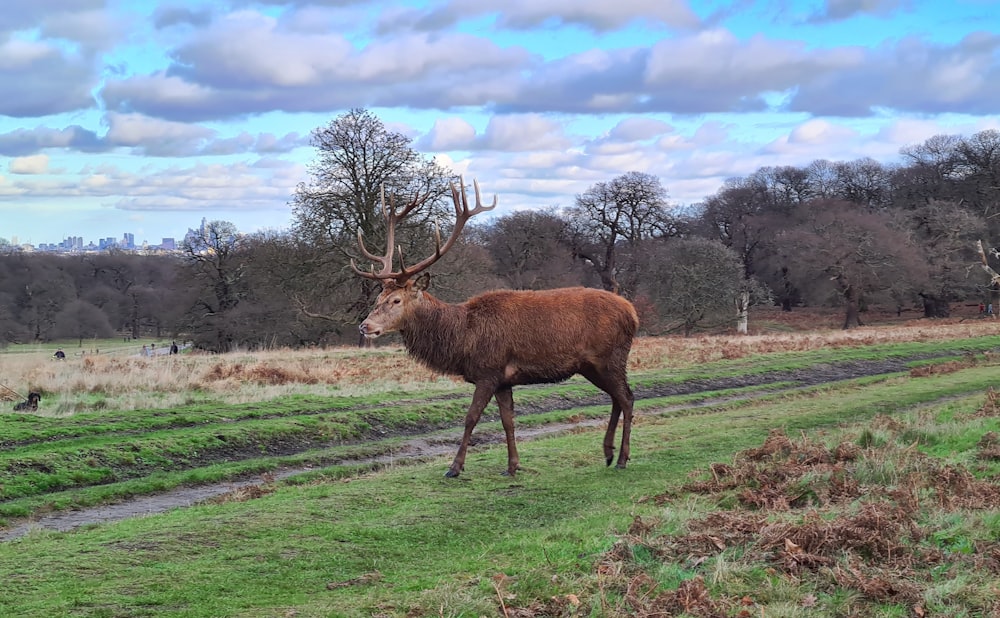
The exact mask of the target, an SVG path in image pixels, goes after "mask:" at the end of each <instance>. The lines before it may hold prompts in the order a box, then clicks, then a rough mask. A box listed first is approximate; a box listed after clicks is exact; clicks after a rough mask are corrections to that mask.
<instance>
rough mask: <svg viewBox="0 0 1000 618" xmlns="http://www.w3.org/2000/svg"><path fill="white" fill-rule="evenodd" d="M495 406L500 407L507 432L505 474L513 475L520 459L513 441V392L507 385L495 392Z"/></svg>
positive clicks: (504, 429) (501, 420) (504, 428)
mask: <svg viewBox="0 0 1000 618" xmlns="http://www.w3.org/2000/svg"><path fill="white" fill-rule="evenodd" d="M496 400H497V407H498V408H500V422H501V423H503V431H504V433H505V434H507V471H506V472H505V473H504V474H505V475H506V476H514V474H515V473H516V472H517V469H518V467H519V465H518V464H520V462H521V460H520V458H519V457H518V456H517V443H515V442H514V392H513V390H511V387H509V386H502V387H500V388H499V389H498V390H497V392H496Z"/></svg>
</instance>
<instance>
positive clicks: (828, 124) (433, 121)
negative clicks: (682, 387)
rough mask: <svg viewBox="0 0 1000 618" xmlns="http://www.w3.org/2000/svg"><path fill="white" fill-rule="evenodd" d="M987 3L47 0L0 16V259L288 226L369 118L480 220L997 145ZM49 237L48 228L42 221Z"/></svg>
mask: <svg viewBox="0 0 1000 618" xmlns="http://www.w3.org/2000/svg"><path fill="white" fill-rule="evenodd" d="M994 5H995V3H994V2H991V1H987V0H955V1H953V2H947V3H945V2H931V1H930V0H864V1H862V0H781V1H778V2H775V1H772V0H750V1H746V0H706V1H703V2H701V1H700V2H694V1H693V0H622V1H620V2H615V3H608V2H606V1H605V0H578V1H576V2H573V3H567V2H565V0H532V1H531V2H528V1H526V0H502V1H501V0H475V1H473V0H364V1H362V0H338V1H336V2H330V1H329V0H296V1H294V2H291V1H281V2H274V1H258V0H249V1H246V0H222V1H216V0H212V1H211V2H209V0H135V1H126V0H45V1H44V2H42V3H10V6H6V7H5V11H4V18H3V20H0V34H2V36H0V60H2V61H3V62H0V76H2V77H3V78H4V79H0V94H2V95H5V96H0V237H4V238H8V239H9V238H10V237H11V236H17V237H18V239H19V240H21V241H22V242H35V243H37V242H42V241H43V239H44V240H46V241H48V240H52V238H51V237H52V236H53V235H61V236H63V237H65V236H69V235H83V236H86V237H90V238H99V237H102V236H106V235H108V233H109V232H111V231H113V230H125V229H128V230H132V231H133V233H135V234H136V236H137V237H139V238H144V239H147V240H151V241H154V242H155V241H156V239H157V238H158V237H161V236H166V237H170V236H174V237H179V236H180V235H181V234H182V233H183V232H184V230H185V229H186V228H187V227H188V226H189V225H190V224H191V222H192V220H194V221H197V220H198V219H200V218H201V217H206V218H208V219H209V220H224V221H229V222H232V223H233V224H234V225H236V226H237V227H238V228H239V229H240V230H242V231H244V232H246V233H252V232H256V231H260V230H284V229H288V228H289V227H290V225H291V214H292V213H291V209H290V208H289V206H288V203H289V201H290V200H291V199H292V196H293V194H294V191H295V187H296V185H297V184H298V183H301V182H305V181H307V180H309V178H310V176H309V165H310V163H311V162H313V161H314V160H315V158H316V152H315V150H314V148H313V147H312V145H311V133H312V131H314V130H315V129H317V128H320V127H323V126H326V125H327V124H328V123H329V122H331V121H332V120H334V119H335V118H336V117H337V116H339V115H341V114H343V113H345V112H346V111H348V110H350V109H352V108H365V109H368V110H369V111H371V112H372V113H374V114H375V115H376V116H378V117H379V118H380V119H381V120H382V121H383V122H384V123H385V124H386V126H387V128H389V130H391V131H397V132H399V133H402V134H403V135H406V136H407V137H409V138H411V139H412V145H413V146H414V148H415V149H417V150H418V151H419V152H421V153H423V154H424V155H427V156H430V157H435V158H437V159H438V160H439V162H440V163H442V164H443V165H445V166H446V167H448V168H450V169H451V170H453V171H454V172H455V173H461V174H464V175H465V177H466V179H467V180H471V179H472V178H476V179H478V180H479V182H480V184H481V186H482V187H483V190H484V191H486V192H487V193H490V194H493V193H495V194H497V195H498V196H499V206H498V208H497V210H496V211H495V215H498V216H502V215H504V214H508V213H510V212H512V211H515V210H522V209H541V208H549V207H567V206H571V205H572V204H573V200H574V198H575V196H576V195H578V194H581V193H583V192H584V191H586V190H587V189H588V188H589V187H591V186H593V185H594V184H595V183H597V182H605V181H608V180H611V179H613V178H614V177H616V176H619V175H621V174H624V173H626V172H630V171H638V172H643V173H648V174H652V175H654V176H656V177H658V178H659V179H660V180H661V182H662V184H663V186H664V187H665V188H666V189H667V191H668V192H669V196H670V201H671V202H672V203H676V204H679V205H690V204H693V203H697V202H700V201H701V200H703V199H705V198H706V197H707V196H709V195H711V194H713V193H714V192H716V191H717V190H718V189H719V188H720V187H721V186H722V184H723V183H724V182H725V180H726V179H728V178H731V177H738V176H746V175H749V174H751V173H753V172H754V171H755V170H756V169H759V168H761V167H764V166H785V165H792V166H800V167H804V166H806V165H808V164H809V163H811V162H812V161H813V160H816V159H828V160H831V161H851V160H856V159H860V158H863V157H871V158H873V159H875V160H877V161H880V162H885V163H894V162H898V161H899V160H900V156H899V150H900V148H902V147H906V146H914V145H919V144H921V143H923V142H924V141H925V140H927V139H928V138H930V137H933V136H934V135H938V134H953V135H954V134H957V135H965V136H968V135H972V134H975V133H977V132H980V131H983V130H986V129H1000V53H998V50H1000V12H998V11H996V10H994V9H995V6H994ZM53 222H55V224H53Z"/></svg>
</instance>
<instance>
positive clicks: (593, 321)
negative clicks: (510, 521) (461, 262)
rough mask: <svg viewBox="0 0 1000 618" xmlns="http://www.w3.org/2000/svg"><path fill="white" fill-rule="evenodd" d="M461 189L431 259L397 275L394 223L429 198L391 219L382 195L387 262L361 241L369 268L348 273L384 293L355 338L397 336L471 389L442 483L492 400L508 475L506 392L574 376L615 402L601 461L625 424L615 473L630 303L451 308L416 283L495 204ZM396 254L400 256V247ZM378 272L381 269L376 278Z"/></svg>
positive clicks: (510, 447) (505, 302)
mask: <svg viewBox="0 0 1000 618" xmlns="http://www.w3.org/2000/svg"><path fill="white" fill-rule="evenodd" d="M459 184H460V189H461V190H459V189H456V188H455V185H454V184H453V185H452V187H451V193H452V200H453V201H454V204H455V225H454V227H453V228H452V231H451V236H450V237H449V238H448V240H447V241H446V242H445V243H444V244H442V243H441V236H440V233H438V235H437V239H436V240H437V245H436V247H435V251H434V253H433V254H432V255H430V256H429V257H427V258H425V259H424V260H422V261H420V262H418V263H417V264H415V265H413V266H410V267H407V266H406V265H405V264H403V260H402V256H400V257H399V270H397V271H393V259H394V258H393V248H394V242H395V240H394V238H395V230H396V225H397V224H398V223H399V222H400V221H401V220H403V219H404V218H405V217H406V215H407V214H409V213H410V212H411V211H412V210H413V209H414V208H416V207H417V206H419V205H421V204H423V203H424V202H425V201H426V200H427V196H426V195H425V196H418V197H417V198H416V199H414V200H413V201H412V202H411V203H409V204H408V205H406V206H405V207H403V208H402V209H401V210H399V211H397V209H396V207H395V205H393V204H392V201H391V200H390V203H389V205H388V206H386V202H385V194H384V192H383V194H382V216H383V217H384V218H385V220H386V224H387V227H388V229H387V232H386V244H387V246H388V249H387V251H386V253H385V255H383V256H378V255H374V254H372V253H371V252H370V251H369V250H368V249H367V247H366V246H365V243H364V240H363V238H362V235H361V233H360V231H359V233H358V246H359V249H360V251H361V253H362V255H364V256H365V258H367V259H369V260H371V261H372V262H373V265H372V268H371V270H370V271H364V270H361V269H359V268H358V266H357V264H356V263H354V262H353V261H352V262H351V267H352V268H353V269H354V271H355V272H356V273H357V274H359V275H361V276H362V277H366V278H368V279H374V280H376V281H381V282H382V293H381V294H379V296H378V298H377V299H376V301H375V306H374V308H372V310H371V313H369V314H368V317H367V318H366V319H365V321H364V322H362V323H361V326H360V330H361V334H362V335H364V336H365V337H368V338H374V337H378V336H379V335H382V334H384V333H389V332H393V331H398V332H399V333H400V335H401V336H402V338H403V342H404V344H405V345H406V349H407V351H408V352H409V353H410V355H412V356H414V357H415V358H417V359H418V360H419V361H421V362H422V363H423V364H424V365H426V366H428V367H430V368H431V369H433V370H435V371H440V372H443V373H448V374H453V375H459V376H462V377H463V378H465V380H466V381H467V382H470V383H472V384H474V385H475V392H474V394H473V396H472V403H471V405H470V406H469V411H468V413H467V414H466V417H465V434H464V435H463V436H462V444H461V445H460V446H459V447H458V454H456V455H455V460H454V461H453V462H452V464H451V467H450V468H448V472H447V473H446V474H445V476H448V477H455V476H458V475H459V473H460V472H462V468H463V466H464V465H465V454H466V452H467V451H468V449H469V440H470V438H471V436H472V430H473V429H474V428H475V426H476V423H477V422H479V417H480V415H482V413H483V409H485V408H486V404H487V403H489V400H490V399H491V398H496V402H497V406H498V407H499V408H500V420H501V422H502V423H503V429H504V432H505V433H506V434H507V471H506V474H508V475H511V476H513V475H514V474H515V473H516V472H517V469H518V464H519V459H518V455H517V446H516V445H515V443H514V398H513V394H512V391H511V389H512V387H514V386H516V385H519V384H538V383H543V382H559V381H562V380H565V379H567V378H569V377H570V376H572V375H574V374H580V375H582V376H583V377H585V378H586V379H588V380H590V381H591V382H592V383H593V384H594V385H595V386H597V387H598V388H600V389H601V390H603V391H604V392H606V393H607V394H608V395H610V396H611V419H610V421H609V422H608V428H607V432H606V433H605V435H604V456H605V458H606V461H607V465H609V466H610V465H611V460H612V459H613V457H614V450H615V430H616V428H617V426H618V420H619V418H620V417H624V418H623V422H622V442H621V449H620V450H619V452H618V467H619V468H624V467H625V465H626V463H627V462H628V459H629V435H630V433H631V430H632V402H633V400H634V396H633V395H632V389H631V388H630V387H629V385H628V376H627V375H626V363H627V361H628V355H629V349H630V348H631V347H632V339H633V338H634V337H635V332H636V329H637V328H638V326H639V318H638V316H637V315H636V312H635V308H634V307H633V306H632V303H630V302H629V301H627V300H625V299H624V298H622V297H620V296H617V295H615V294H612V293H610V292H605V291H603V290H595V289H589V288H582V287H576V288H563V289H557V290H547V291H523V290H522V291H514V290H497V291H492V292H486V293H484V294H480V295H479V296H475V297H473V298H471V299H469V300H468V301H466V302H464V303H459V304H448V303H445V302H443V301H440V300H438V299H437V298H435V297H433V296H431V295H430V294H429V293H428V292H427V288H428V284H429V282H430V275H429V273H424V274H423V275H421V276H419V277H417V278H415V279H414V275H416V274H418V273H420V272H421V271H423V270H425V269H426V268H427V267H429V266H430V265H431V264H433V263H434V262H436V261H437V260H438V259H439V258H440V257H441V256H442V255H444V254H445V253H446V252H447V251H448V250H449V249H450V248H451V247H452V245H454V244H455V241H456V240H457V239H458V237H459V234H461V232H462V228H463V227H465V224H466V222H467V221H468V220H469V219H470V218H472V217H473V216H474V215H476V214H479V213H481V212H484V211H487V210H491V209H493V208H494V207H495V206H496V203H497V200H496V197H494V198H493V203H492V204H491V205H489V206H485V205H483V203H482V201H481V198H480V194H479V184H478V183H476V182H475V181H473V185H474V186H475V192H476V206H475V208H472V209H470V208H469V203H468V198H467V195H466V191H465V185H464V181H462V180H461V179H460V180H459ZM400 253H402V250H401V249H400ZM375 264H379V265H381V270H379V271H378V272H375Z"/></svg>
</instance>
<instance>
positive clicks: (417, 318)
mask: <svg viewBox="0 0 1000 618" xmlns="http://www.w3.org/2000/svg"><path fill="white" fill-rule="evenodd" d="M465 314H466V308H465V305H464V304H460V305H452V304H449V303H446V302H443V301H440V300H438V299H437V298H434V297H433V296H431V295H430V294H427V293H426V292H425V293H424V298H423V299H422V300H421V302H419V303H416V304H415V305H414V306H413V307H412V308H411V309H410V310H409V311H407V314H406V318H405V320H404V324H403V326H402V328H400V329H399V333H400V335H401V336H402V338H403V344H404V345H405V346H406V351H407V352H409V353H410V355H411V356H413V357H414V358H416V359H417V360H418V361H420V362H421V363H423V364H424V365H426V366H427V367H429V368H431V369H433V370H435V371H440V372H442V373H449V374H455V375H462V373H463V371H462V368H463V367H464V364H465V363H464V354H463V349H464V347H463V333H464V332H465V322H466V320H465Z"/></svg>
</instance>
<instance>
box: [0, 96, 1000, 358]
mask: <svg viewBox="0 0 1000 618" xmlns="http://www.w3.org/2000/svg"><path fill="white" fill-rule="evenodd" d="M312 142H313V145H314V146H315V147H316V152H317V156H316V158H315V160H314V161H313V162H312V164H311V165H310V168H309V172H310V173H309V180H308V181H307V182H304V183H302V184H300V185H299V186H298V187H296V189H295V192H294V194H293V195H292V196H291V200H290V208H291V212H292V226H291V228H290V229H289V230H287V231H281V232H266V233H257V234H249V235H244V234H239V233H237V231H236V229H235V228H234V226H233V225H232V224H231V223H228V222H225V221H212V222H209V223H208V224H206V225H205V226H204V227H203V228H202V230H201V231H200V233H199V234H198V235H195V236H191V237H189V238H188V239H187V240H186V241H185V243H184V245H183V251H182V253H181V255H179V256H146V255H136V254H131V253H125V252H118V251H112V252H110V253H102V254H82V255H70V256H63V255H53V254H24V253H20V252H16V251H13V250H10V248H9V247H7V249H8V250H7V251H3V252H0V344H6V343H10V342H26V341H49V340H53V339H66V338H75V339H79V340H81V342H82V341H83V340H85V339H91V338H104V337H114V336H122V337H125V338H129V337H131V338H140V337H146V336H154V337H171V338H179V337H183V338H185V339H188V340H192V341H193V342H194V344H195V345H196V346H198V347H200V348H203V349H206V350H212V351H227V350H233V349H240V348H243V349H256V348H261V347H276V346H292V347H302V346H317V345H320V346H321V345H328V344H342V343H352V342H356V341H357V340H358V335H357V330H356V327H357V324H358V323H359V322H360V320H361V319H362V318H363V316H364V315H365V313H366V312H367V311H368V309H369V308H370V305H371V302H372V301H373V299H374V297H375V296H376V295H377V294H378V291H379V286H378V285H377V284H376V283H374V282H372V281H370V280H368V279H363V278H361V277H358V276H357V275H356V274H355V273H354V272H353V271H352V270H351V268H350V263H351V259H356V260H358V263H366V262H365V261H364V260H361V259H359V257H360V256H359V255H358V242H357V239H358V235H359V234H360V235H361V236H362V237H363V238H364V239H365V241H366V242H368V243H369V245H370V246H375V247H378V246H384V242H385V238H384V232H385V228H384V223H383V220H382V214H381V213H382V208H383V203H397V204H404V203H407V202H409V201H411V200H413V199H416V197H417V196H427V199H426V202H425V204H424V206H422V207H421V208H420V209H419V210H418V211H415V212H414V213H413V214H412V215H411V216H410V217H409V218H408V219H407V221H406V225H405V227H402V229H400V230H397V234H396V238H395V242H396V244H397V245H398V246H399V248H400V249H401V253H402V255H403V256H404V259H405V256H413V257H414V259H420V257H422V256H424V255H428V254H430V253H431V252H433V250H434V238H435V235H436V233H437V232H436V230H437V228H438V227H439V226H445V227H447V225H448V222H449V221H450V217H451V216H453V213H452V207H451V186H452V185H453V184H456V183H458V182H459V178H458V177H457V176H456V175H455V174H454V172H453V171H451V170H449V169H447V168H445V167H444V166H442V165H440V164H439V163H438V162H437V161H435V160H434V159H432V158H428V157H426V156H423V155H422V154H421V153H419V152H417V151H416V150H415V149H414V148H413V147H412V145H411V140H410V138H408V137H407V136H405V135H402V134H400V133H397V132H394V131H391V130H389V129H388V128H387V127H386V126H385V125H384V124H383V123H382V122H381V120H380V119H379V118H378V117H377V116H375V115H374V114H372V113H370V112H369V111H367V110H364V109H354V110H350V111H349V112H347V113H345V114H343V115H341V116H339V117H337V118H335V119H333V120H332V121H330V123H329V124H327V125H326V126H323V127H319V128H317V129H316V130H314V132H313V135H312ZM487 185H488V183H487ZM484 189H485V190H486V191H487V192H488V193H489V187H488V186H486V187H484ZM501 199H502V196H501ZM998 215H1000V132H998V131H995V130H987V131H982V132H979V133H976V134H974V135H972V136H968V137H964V136H958V135H940V136H935V137H932V138H930V139H928V140H927V141H925V142H924V143H922V144H919V145H915V146H910V147H907V148H904V149H902V151H901V159H900V161H899V162H897V163H894V164H883V163H879V162H877V161H875V160H873V159H870V158H864V159H859V160H856V161H846V162H831V161H827V160H818V161H814V162H813V163H811V164H810V165H807V166H804V167H793V166H784V167H762V168H760V169H758V170H757V171H755V172H754V173H753V174H751V175H749V176H746V177H739V178H731V179H729V180H727V181H726V182H725V183H724V184H723V186H722V187H720V188H719V189H718V191H716V193H715V194H713V195H710V196H708V197H707V198H706V199H705V200H704V201H703V202H702V203H700V204H697V205H694V206H691V207H687V208H683V209H682V208H678V207H675V206H674V205H672V204H671V203H670V199H669V194H668V191H667V189H666V188H665V187H664V186H663V185H662V184H661V182H660V180H659V179H658V178H657V177H656V176H653V175H650V174H646V173H642V172H628V173H626V174H622V175H620V176H618V177H616V178H613V179H610V180H608V181H604V182H598V183H595V184H594V185H592V186H591V187H589V188H588V189H587V190H586V191H584V192H583V193H581V194H579V195H576V196H575V197H574V199H573V203H572V205H570V206H568V207H565V208H561V209H558V208H551V209H547V210H530V211H527V210H526V211H513V212H510V213H509V214H506V215H502V216H495V217H494V218H492V219H487V220H485V221H482V222H476V223H475V224H470V227H469V228H467V229H466V230H465V233H464V235H463V237H462V239H461V241H460V244H458V245H456V246H455V247H454V248H453V249H452V250H451V251H450V252H449V253H448V255H446V256H445V257H444V258H442V259H441V260H440V262H438V264H436V265H435V269H434V273H433V274H434V286H435V291H436V293H437V294H438V295H439V296H440V297H441V298H443V299H445V300H453V301H458V300H462V299H465V298H467V297H468V296H470V295H472V294H475V293H477V292H481V291H484V290H486V289H492V288H498V287H504V288H512V289H543V288H554V287H563V286H574V285H582V286H588V287H600V288H604V289H607V290H611V291H614V292H617V293H619V294H622V295H624V296H626V297H628V298H629V299H631V300H632V301H633V302H634V303H635V304H636V306H637V308H638V310H639V312H640V315H641V318H642V329H643V331H644V332H645V333H648V334H662V333H668V332H683V333H685V334H690V333H693V332H695V331H696V330H698V329H701V328H717V327H720V326H728V327H733V328H736V329H738V330H740V329H743V330H745V328H746V316H747V312H748V309H749V307H750V306H752V305H754V304H759V303H771V302H773V303H777V304H780V305H781V307H782V308H784V309H786V310H792V309H793V308H794V307H796V306H801V305H813V306H838V307H841V308H842V309H843V311H844V327H845V328H849V327H851V326H854V325H858V324H861V323H862V322H863V314H864V310H865V309H866V308H867V307H870V306H880V307H889V308H893V309H897V310H899V311H903V310H911V309H914V308H915V309H917V310H919V311H922V312H923V314H924V315H926V316H928V317H946V316H947V315H948V312H949V306H950V304H951V303H953V302H958V301H960V302H968V301H971V302H978V301H983V302H992V303H993V304H998V303H997V301H998V300H1000V291H998V289H997V288H996V286H995V285H991V281H990V278H989V277H988V276H985V275H984V274H983V271H982V269H981V268H980V267H979V266H978V264H979V262H980V258H979V255H978V254H977V250H976V243H977V241H984V242H985V243H986V244H987V246H992V244H991V243H990V239H992V238H997V237H998V236H1000V216H998Z"/></svg>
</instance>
